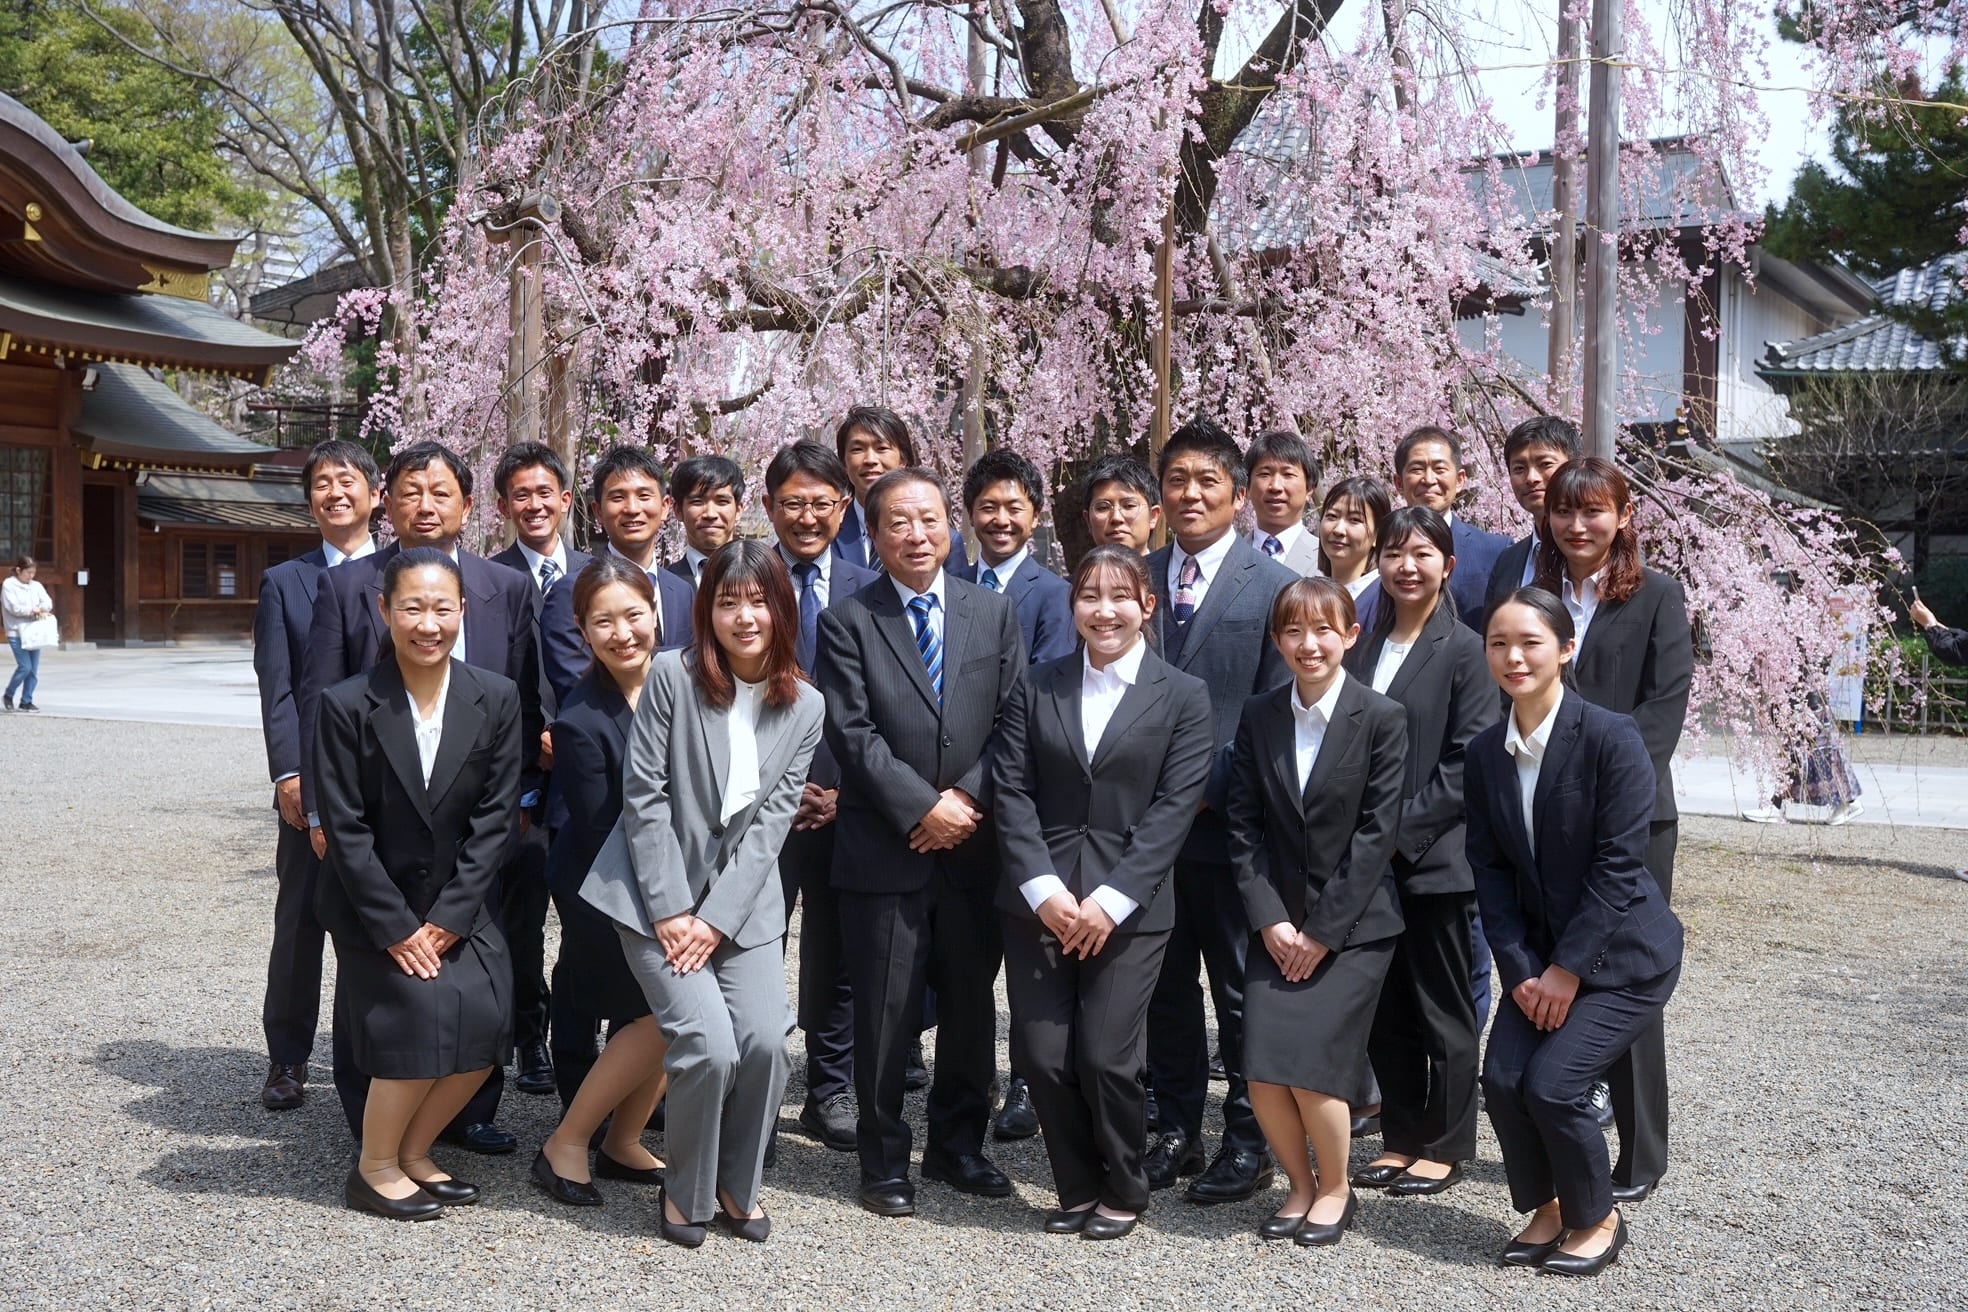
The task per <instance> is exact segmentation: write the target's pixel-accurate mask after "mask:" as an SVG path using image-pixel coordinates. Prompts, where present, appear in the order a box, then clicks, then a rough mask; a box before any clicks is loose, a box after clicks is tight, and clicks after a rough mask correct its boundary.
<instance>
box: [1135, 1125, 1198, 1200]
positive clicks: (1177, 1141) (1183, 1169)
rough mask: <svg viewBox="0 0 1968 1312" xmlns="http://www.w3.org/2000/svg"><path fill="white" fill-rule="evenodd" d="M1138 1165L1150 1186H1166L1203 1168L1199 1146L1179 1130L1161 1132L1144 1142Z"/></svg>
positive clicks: (1154, 1187)
mask: <svg viewBox="0 0 1968 1312" xmlns="http://www.w3.org/2000/svg"><path fill="white" fill-rule="evenodd" d="M1141 1168H1142V1170H1143V1171H1144V1172H1145V1173H1146V1174H1147V1176H1148V1187H1149V1188H1150V1189H1166V1188H1168V1187H1169V1186H1170V1185H1172V1184H1174V1183H1175V1182H1176V1181H1177V1180H1180V1179H1181V1178H1182V1177H1183V1176H1185V1175H1194V1174H1196V1172H1198V1171H1200V1170H1202V1169H1203V1146H1202V1145H1201V1144H1199V1143H1190V1142H1189V1136H1188V1135H1186V1134H1184V1133H1183V1132H1182V1131H1180V1130H1168V1131H1165V1132H1164V1133H1162V1134H1158V1135H1156V1136H1155V1141H1154V1142H1153V1143H1151V1144H1149V1145H1148V1152H1147V1154H1146V1155H1145V1156H1143V1157H1142V1159H1141Z"/></svg>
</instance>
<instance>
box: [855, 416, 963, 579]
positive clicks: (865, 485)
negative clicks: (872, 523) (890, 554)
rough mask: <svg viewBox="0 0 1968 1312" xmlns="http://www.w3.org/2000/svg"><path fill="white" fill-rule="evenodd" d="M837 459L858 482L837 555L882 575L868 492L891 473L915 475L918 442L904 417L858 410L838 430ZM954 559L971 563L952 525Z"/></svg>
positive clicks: (952, 558)
mask: <svg viewBox="0 0 1968 1312" xmlns="http://www.w3.org/2000/svg"><path fill="white" fill-rule="evenodd" d="M834 454H835V455H837V456H839V457H840V459H841V464H842V465H843V466H845V467H846V469H847V476H848V477H849V478H851V479H853V480H854V497H853V499H852V500H850V501H849V502H848V503H847V510H846V512H845V513H844V514H842V516H841V526H840V532H839V533H836V534H835V535H834V554H835V555H837V556H845V557H847V558H848V559H849V560H851V561H853V562H854V563H855V564H857V565H860V566H862V567H863V568H865V569H872V570H879V569H881V567H882V563H881V556H880V554H879V553H878V552H876V550H875V547H874V542H873V540H872V539H871V538H870V537H869V536H868V515H867V511H866V510H865V509H864V505H865V503H866V501H867V498H868V489H869V488H871V487H873V486H874V485H875V482H876V480H877V479H879V478H881V476H882V475H883V474H886V473H889V472H890V471H891V470H896V469H914V468H916V467H917V466H918V465H919V464H921V462H920V461H919V460H917V459H916V439H915V438H913V437H911V436H910V435H909V425H908V424H906V423H904V422H903V420H902V416H901V415H898V414H896V413H895V412H894V411H893V410H890V409H889V408H888V407H887V406H880V405H857V406H855V407H853V408H852V409H850V410H849V411H848V412H847V414H846V415H845V416H843V417H842V419H841V422H840V427H839V428H837V429H835V430H834ZM950 559H951V561H953V562H956V563H961V562H963V561H965V560H968V559H969V555H968V553H967V552H966V551H965V548H964V537H963V534H962V533H961V532H959V531H958V530H957V529H956V527H955V526H954V525H953V526H952V527H951V528H950Z"/></svg>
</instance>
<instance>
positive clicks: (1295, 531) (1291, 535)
mask: <svg viewBox="0 0 1968 1312" xmlns="http://www.w3.org/2000/svg"><path fill="white" fill-rule="evenodd" d="M1305 531H1306V529H1305V525H1304V523H1303V522H1300V523H1297V524H1287V525H1285V526H1284V527H1283V528H1281V529H1279V530H1278V531H1277V532H1276V533H1266V532H1265V531H1264V530H1263V529H1261V528H1257V527H1255V526H1253V527H1252V528H1251V539H1250V541H1251V545H1252V546H1253V547H1256V548H1257V549H1258V550H1259V551H1263V550H1264V539H1266V538H1276V539H1278V545H1279V547H1281V548H1282V550H1280V551H1279V552H1278V555H1279V556H1280V557H1284V556H1289V555H1291V553H1292V548H1293V547H1296V546H1297V545H1298V537H1299V534H1301V533H1304V532H1305Z"/></svg>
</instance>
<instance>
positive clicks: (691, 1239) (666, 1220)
mask: <svg viewBox="0 0 1968 1312" xmlns="http://www.w3.org/2000/svg"><path fill="white" fill-rule="evenodd" d="M707 1228H708V1227H706V1226H704V1225H702V1224H701V1223H692V1222H689V1221H672V1220H670V1204H669V1199H668V1197H667V1195H665V1194H662V1193H658V1194H657V1196H656V1233H657V1234H659V1235H661V1236H662V1237H663V1238H664V1240H666V1241H667V1242H669V1243H672V1244H675V1245H676V1246H677V1247H678V1248H700V1247H702V1246H703V1243H704V1233H705V1231H706V1229H707Z"/></svg>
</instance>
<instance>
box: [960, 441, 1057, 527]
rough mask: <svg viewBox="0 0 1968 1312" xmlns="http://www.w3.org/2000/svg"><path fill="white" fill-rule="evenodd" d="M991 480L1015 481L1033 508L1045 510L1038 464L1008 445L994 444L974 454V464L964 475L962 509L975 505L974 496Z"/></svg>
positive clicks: (989, 484) (997, 481)
mask: <svg viewBox="0 0 1968 1312" xmlns="http://www.w3.org/2000/svg"><path fill="white" fill-rule="evenodd" d="M993 483H1016V484H1017V485H1018V489H1019V491H1021V492H1023V493H1024V494H1025V498H1026V500H1028V501H1030V502H1031V503H1032V509H1033V510H1034V511H1039V510H1043V509H1045V479H1044V478H1042V477H1041V476H1040V474H1039V467H1038V466H1037V465H1035V464H1033V463H1032V462H1031V461H1030V460H1027V459H1026V458H1025V457H1024V456H1022V455H1020V454H1018V452H1016V451H1013V450H1011V449H1010V448H1009V447H1002V446H994V447H992V448H991V449H990V450H989V451H986V452H985V453H984V454H983V455H981V456H979V457H977V463H976V464H974V465H972V466H971V467H970V472H969V473H967V474H965V475H964V481H963V503H964V509H965V510H966V511H968V510H969V509H970V508H971V507H972V506H974V505H976V504H977V498H978V497H980V496H982V495H983V493H984V489H985V488H987V487H989V486H991V484H993Z"/></svg>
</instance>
